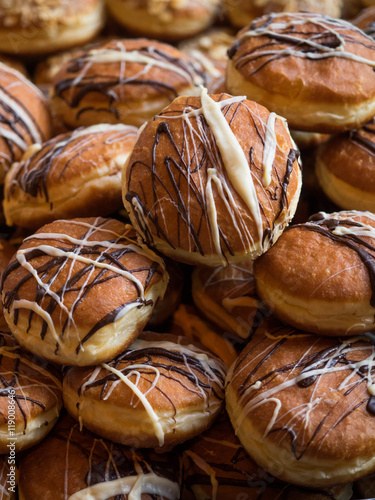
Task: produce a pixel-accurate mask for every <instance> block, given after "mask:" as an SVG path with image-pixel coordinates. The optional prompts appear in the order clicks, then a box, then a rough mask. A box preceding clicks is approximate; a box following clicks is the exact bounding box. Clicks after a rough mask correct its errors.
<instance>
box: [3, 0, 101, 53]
mask: <svg viewBox="0 0 375 500" xmlns="http://www.w3.org/2000/svg"><path fill="white" fill-rule="evenodd" d="M103 25H104V5H103V1H102V0H79V1H75V0H64V1H63V2H61V1H60V0H44V1H40V0H11V1H9V0H5V1H3V2H1V6H0V51H1V52H5V53H7V54H13V55H20V54H22V55H36V54H48V53H50V52H55V51H57V50H62V49H66V48H68V47H72V46H74V45H80V44H82V43H85V42H87V41H88V40H90V39H91V38H93V37H94V36H95V35H97V33H99V31H100V30H101V29H102V27H103Z"/></svg>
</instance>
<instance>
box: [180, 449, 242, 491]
mask: <svg viewBox="0 0 375 500" xmlns="http://www.w3.org/2000/svg"><path fill="white" fill-rule="evenodd" d="M236 448H238V446H236ZM184 453H185V455H187V456H188V457H190V458H191V459H192V460H193V462H194V463H195V464H196V465H197V466H198V467H199V468H200V469H202V470H203V472H205V473H206V474H207V476H209V478H210V481H211V485H212V492H211V497H210V498H211V500H216V497H217V488H218V486H219V483H218V481H217V479H216V473H215V471H214V469H213V468H212V467H211V466H210V464H208V463H207V462H206V461H205V460H203V458H201V457H200V456H199V455H197V454H196V453H194V452H193V451H191V450H185V452H184Z"/></svg>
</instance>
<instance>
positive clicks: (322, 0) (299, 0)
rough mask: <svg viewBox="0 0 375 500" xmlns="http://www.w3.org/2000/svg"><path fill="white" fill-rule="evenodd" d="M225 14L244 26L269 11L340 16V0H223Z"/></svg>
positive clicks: (235, 24) (241, 26)
mask: <svg viewBox="0 0 375 500" xmlns="http://www.w3.org/2000/svg"><path fill="white" fill-rule="evenodd" d="M224 6H225V12H226V15H227V17H228V19H229V21H230V22H231V24H232V25H233V26H235V27H236V28H244V27H245V26H247V25H248V24H250V23H251V21H253V20H254V19H255V18H256V17H260V16H262V15H263V14H269V13H270V12H298V11H304V12H316V13H318V14H323V15H326V16H332V17H340V14H341V7H342V0H333V1H327V0H254V1H251V2H249V1H248V0H236V1H235V2H233V0H224Z"/></svg>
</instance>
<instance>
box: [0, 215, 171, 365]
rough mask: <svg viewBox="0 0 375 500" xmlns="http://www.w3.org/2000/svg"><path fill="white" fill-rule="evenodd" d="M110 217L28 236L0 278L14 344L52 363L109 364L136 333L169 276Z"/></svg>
mask: <svg viewBox="0 0 375 500" xmlns="http://www.w3.org/2000/svg"><path fill="white" fill-rule="evenodd" d="M134 237H135V233H134V230H133V228H132V227H131V226H129V225H125V224H123V223H121V222H119V221H117V220H114V219H103V218H100V217H98V218H86V219H72V220H59V221H55V222H52V223H51V224H48V225H46V226H43V227H42V228H41V229H39V230H38V231H37V232H36V233H35V234H34V235H32V236H30V237H28V238H26V239H25V240H24V243H23V244H22V245H21V247H20V248H19V250H18V251H17V253H16V255H15V256H14V258H13V260H12V261H11V263H10V264H9V266H8V267H7V269H6V271H5V272H4V273H3V280H2V291H3V306H4V314H5V319H6V321H7V323H8V325H9V328H10V329H11V331H12V333H13V334H14V336H15V337H16V339H17V341H18V342H19V343H20V344H21V345H22V346H24V347H25V348H27V349H28V350H30V351H31V352H33V353H35V354H37V355H40V356H42V357H45V358H46V359H50V360H51V361H54V362H55V363H58V364H67V365H93V364H96V363H100V362H102V361H107V360H110V359H112V358H113V357H114V356H116V355H117V354H118V353H119V352H121V351H122V350H123V349H125V348H126V347H127V345H129V344H131V343H132V342H133V340H135V338H136V337H137V335H138V333H139V332H140V331H142V329H143V327H144V326H145V324H146V323H147V321H148V318H149V317H150V315H151V312H152V309H153V306H154V304H155V302H156V301H157V300H158V299H159V298H161V297H163V295H164V292H165V289H166V286H167V281H168V275H167V273H166V271H165V267H164V263H163V261H162V260H161V259H160V258H159V257H158V256H156V255H155V254H154V253H153V252H151V251H150V250H149V249H148V248H146V247H144V246H142V245H139V244H137V243H136V241H135V239H134Z"/></svg>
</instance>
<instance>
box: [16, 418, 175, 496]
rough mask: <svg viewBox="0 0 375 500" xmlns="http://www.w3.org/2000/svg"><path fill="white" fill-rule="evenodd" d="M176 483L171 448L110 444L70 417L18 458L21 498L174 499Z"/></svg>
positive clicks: (173, 457) (173, 455)
mask: <svg viewBox="0 0 375 500" xmlns="http://www.w3.org/2000/svg"><path fill="white" fill-rule="evenodd" d="M41 471H43V474H41ZM44 472H48V473H44ZM179 483H180V478H179V457H178V455H176V454H175V453H163V454H158V455H157V454H155V453H153V452H150V451H147V450H135V449H131V448H126V447H125V446H121V445H117V444H114V443H111V442H109V441H106V440H104V439H101V438H99V437H98V436H95V435H94V434H91V432H88V431H86V430H84V429H83V430H81V431H80V428H79V424H78V423H77V422H75V421H74V420H73V419H72V418H70V417H64V419H63V420H61V421H60V422H59V424H58V425H57V426H56V428H55V429H54V431H53V433H52V434H51V435H50V436H49V437H48V438H47V439H45V440H44V441H43V442H42V443H41V444H40V445H39V446H37V447H35V448H34V449H33V450H31V451H30V452H29V453H28V454H27V455H25V456H24V457H22V460H21V463H20V482H19V492H20V498H22V500H35V499H36V498H43V500H89V499H93V498H95V499H97V500H107V499H116V500H128V498H132V499H134V500H178V499H179V498H180V484H179Z"/></svg>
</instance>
